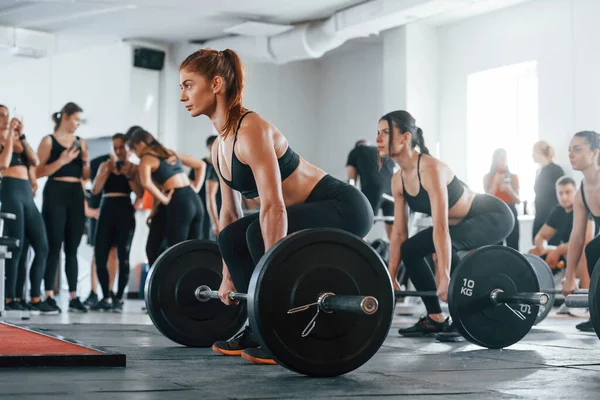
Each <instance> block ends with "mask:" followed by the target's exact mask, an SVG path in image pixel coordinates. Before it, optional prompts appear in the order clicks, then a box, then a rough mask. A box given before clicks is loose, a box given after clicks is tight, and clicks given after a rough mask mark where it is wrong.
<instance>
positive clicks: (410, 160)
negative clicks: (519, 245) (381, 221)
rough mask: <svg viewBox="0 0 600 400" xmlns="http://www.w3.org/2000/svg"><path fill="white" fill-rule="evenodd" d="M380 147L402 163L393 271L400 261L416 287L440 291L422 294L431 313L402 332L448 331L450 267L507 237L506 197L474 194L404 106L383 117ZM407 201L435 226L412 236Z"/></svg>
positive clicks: (396, 183) (395, 184)
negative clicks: (432, 149) (435, 152)
mask: <svg viewBox="0 0 600 400" xmlns="http://www.w3.org/2000/svg"><path fill="white" fill-rule="evenodd" d="M377 149H378V150H379V156H380V157H389V158H392V159H393V160H394V161H396V163H398V165H399V166H400V170H399V171H398V172H396V173H395V174H394V176H393V178H392V193H393V196H394V209H395V213H394V216H395V221H394V226H393V229H392V236H391V242H390V254H389V269H390V275H391V276H392V277H396V276H398V268H399V267H400V261H402V262H403V263H404V266H405V268H406V271H407V273H408V277H409V278H410V280H411V281H412V283H413V284H414V286H415V288H416V289H417V290H419V291H436V290H437V295H438V298H435V297H433V298H432V297H424V298H423V303H424V304H425V307H426V308H427V315H426V316H424V317H422V318H421V319H420V320H419V321H418V322H417V323H416V324H415V325H414V326H412V327H410V328H406V329H400V330H399V331H398V332H399V333H400V334H401V335H403V336H425V335H429V334H435V333H440V332H443V331H444V330H450V327H449V326H447V325H446V324H445V321H446V319H445V317H444V315H443V314H442V309H441V308H440V303H439V300H441V301H444V302H446V301H448V283H449V281H450V273H451V267H456V265H457V264H458V262H459V258H458V255H457V252H458V251H461V250H470V249H475V248H477V247H480V246H485V245H490V244H494V243H498V242H499V241H501V240H504V239H505V238H506V237H507V236H508V234H509V233H510V232H511V231H512V229H513V225H514V224H515V221H514V217H513V215H512V213H511V211H510V209H509V208H508V207H507V206H506V204H505V203H504V202H502V201H501V200H499V199H497V198H495V197H493V196H489V195H485V194H478V193H474V192H473V191H472V190H471V189H469V188H468V187H467V186H466V185H464V184H463V183H462V182H461V181H460V180H459V179H458V178H457V177H456V175H454V173H453V172H452V170H451V169H450V168H449V167H448V166H447V165H446V164H444V163H443V162H441V161H440V160H438V159H436V158H434V157H432V156H431V155H430V154H429V150H428V149H427V147H426V146H425V140H424V138H423V131H422V130H421V128H418V127H417V126H416V124H415V119H414V118H413V117H412V116H411V115H410V114H409V113H408V112H406V111H394V112H391V113H389V114H386V115H384V116H383V117H382V118H381V119H380V120H379V128H378V132H377ZM417 149H418V151H417ZM406 205H408V207H409V208H410V210H412V211H416V212H420V213H423V214H427V215H429V216H431V218H432V221H433V227H430V228H427V229H425V230H422V231H420V232H418V233H417V234H415V235H413V236H411V237H410V238H409V237H408V217H407V212H406ZM433 253H435V254H436V255H437V270H436V271H435V276H434V275H433V273H432V269H431V268H430V266H429V265H428V264H427V263H426V261H425V257H427V256H429V255H431V254H433ZM392 281H393V283H394V289H395V290H399V289H400V285H399V284H398V282H397V280H396V279H395V278H394V279H393V280H392ZM438 299H439V300H438Z"/></svg>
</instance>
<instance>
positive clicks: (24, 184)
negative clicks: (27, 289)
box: [0, 177, 48, 299]
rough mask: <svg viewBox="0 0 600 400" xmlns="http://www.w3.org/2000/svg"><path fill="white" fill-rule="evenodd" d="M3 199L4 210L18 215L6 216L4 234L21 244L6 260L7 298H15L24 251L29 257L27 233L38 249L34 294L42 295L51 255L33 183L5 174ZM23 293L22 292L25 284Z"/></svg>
mask: <svg viewBox="0 0 600 400" xmlns="http://www.w3.org/2000/svg"><path fill="white" fill-rule="evenodd" d="M0 199H2V211H3V212H8V213H12V214H15V215H16V216H17V219H16V220H10V219H6V220H4V236H9V237H13V238H17V239H19V242H20V244H21V245H20V246H19V248H18V249H14V250H13V251H11V252H12V258H11V259H9V260H6V264H5V266H6V281H5V282H6V283H5V297H6V298H7V299H14V298H16V294H17V293H16V292H17V289H16V287H17V275H18V266H19V261H20V259H21V255H23V257H27V253H26V250H27V249H26V248H25V247H24V246H23V243H24V242H25V237H27V239H28V240H29V243H30V244H31V246H32V247H33V250H34V251H35V257H34V259H33V263H32V265H31V296H32V297H40V290H41V289H40V288H41V284H42V276H43V275H44V270H45V268H46V258H47V256H48V242H47V240H46V232H45V231H44V221H43V220H42V217H41V216H40V212H39V211H38V208H37V206H36V205H35V203H34V201H33V195H32V193H31V183H29V180H26V179H17V178H9V177H5V178H3V179H2V188H1V189H0ZM24 250H25V251H24ZM20 293H21V294H22V293H23V288H22V287H21V290H20Z"/></svg>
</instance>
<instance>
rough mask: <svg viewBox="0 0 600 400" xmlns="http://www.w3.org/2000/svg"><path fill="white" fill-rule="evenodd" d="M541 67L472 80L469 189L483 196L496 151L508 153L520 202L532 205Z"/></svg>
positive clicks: (529, 65) (528, 66)
mask: <svg viewBox="0 0 600 400" xmlns="http://www.w3.org/2000/svg"><path fill="white" fill-rule="evenodd" d="M537 140H538V81H537V62H535V61H530V62H525V63H520V64H514V65H510V66H506V67H501V68H495V69H491V70H487V71H482V72H477V73H474V74H471V75H469V76H468V80H467V183H468V185H469V186H470V187H471V188H472V189H473V190H475V191H477V192H483V177H484V175H485V174H487V173H488V171H489V169H490V165H491V163H492V154H493V152H494V150H495V149H497V148H499V147H502V148H504V149H506V151H507V153H508V168H509V169H510V171H511V172H512V173H514V174H517V175H518V177H519V182H520V186H521V190H520V197H521V201H525V200H527V201H528V202H529V203H531V202H532V201H533V199H534V197H535V195H534V190H533V185H534V183H535V175H536V170H537V165H536V164H535V163H534V162H533V159H532V151H533V144H534V143H535V142H536V141H537Z"/></svg>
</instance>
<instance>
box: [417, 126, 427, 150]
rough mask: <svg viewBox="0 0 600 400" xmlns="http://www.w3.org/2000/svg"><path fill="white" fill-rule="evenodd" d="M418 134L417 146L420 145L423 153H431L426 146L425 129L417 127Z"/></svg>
mask: <svg viewBox="0 0 600 400" xmlns="http://www.w3.org/2000/svg"><path fill="white" fill-rule="evenodd" d="M416 136H417V138H416V139H417V146H419V150H420V151H421V154H427V155H429V149H428V148H427V147H426V146H425V138H424V137H423V130H422V129H421V128H419V127H417V132H416Z"/></svg>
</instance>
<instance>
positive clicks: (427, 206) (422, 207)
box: [400, 154, 465, 216]
mask: <svg viewBox="0 0 600 400" xmlns="http://www.w3.org/2000/svg"><path fill="white" fill-rule="evenodd" d="M422 155H423V154H419V160H418V161H417V175H418V176H419V193H417V195H416V196H411V195H410V194H408V192H407V191H406V187H405V186H404V176H402V174H400V177H401V178H402V189H403V192H404V198H405V199H406V203H407V204H408V206H409V207H410V209H411V210H413V211H416V212H420V213H423V214H427V215H429V216H431V201H430V199H429V194H428V193H427V191H426V190H425V188H424V187H423V185H422V184H421V172H420V171H419V169H420V166H421V156H422ZM464 192H465V187H464V185H463V183H462V182H461V181H460V179H458V178H457V177H456V175H455V176H454V178H452V181H450V183H449V184H448V209H450V208H452V206H454V204H456V202H457V201H458V200H459V199H460V196H462V194H463V193H464Z"/></svg>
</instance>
